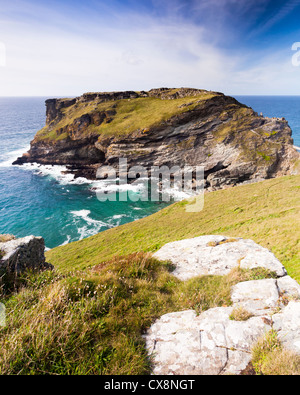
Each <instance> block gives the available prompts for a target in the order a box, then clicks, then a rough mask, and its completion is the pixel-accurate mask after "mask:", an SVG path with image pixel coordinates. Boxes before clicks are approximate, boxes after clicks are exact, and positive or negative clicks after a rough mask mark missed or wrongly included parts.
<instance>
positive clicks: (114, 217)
mask: <svg viewBox="0 0 300 395" xmlns="http://www.w3.org/2000/svg"><path fill="white" fill-rule="evenodd" d="M123 217H127V215H126V214H116V215H113V217H112V219H121V218H123Z"/></svg>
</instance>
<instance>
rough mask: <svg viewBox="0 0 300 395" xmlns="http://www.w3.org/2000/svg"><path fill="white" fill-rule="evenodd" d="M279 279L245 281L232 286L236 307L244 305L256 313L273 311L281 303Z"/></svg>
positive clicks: (232, 297) (243, 306) (233, 300)
mask: <svg viewBox="0 0 300 395" xmlns="http://www.w3.org/2000/svg"><path fill="white" fill-rule="evenodd" d="M279 297H280V295H279V291H278V287H277V281H276V280H274V279H266V280H253V281H244V282H241V283H238V284H236V285H235V286H233V287H232V291H231V300H232V302H233V305H234V307H242V308H243V309H244V310H247V311H248V312H249V313H251V314H254V315H263V314H267V312H268V313H269V312H273V311H274V310H275V308H276V307H277V306H278V303H279Z"/></svg>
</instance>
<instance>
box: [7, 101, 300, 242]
mask: <svg viewBox="0 0 300 395" xmlns="http://www.w3.org/2000/svg"><path fill="white" fill-rule="evenodd" d="M236 98H237V99H238V100H239V101H241V102H242V103H245V104H247V105H249V106H251V107H252V108H253V109H254V110H255V111H257V112H259V113H260V112H263V114H264V115H267V116H278V117H281V116H283V117H285V118H286V119H287V120H288V121H289V124H290V126H291V127H292V129H293V137H294V140H295V144H296V145H298V146H300V97H276V96H275V97H254V96H242V97H241V96H236ZM46 99H47V98H45V97H38V98H0V142H1V150H0V234H1V233H11V234H14V235H16V236H17V237H23V236H27V235H29V234H33V235H36V236H43V237H44V239H45V243H46V246H47V247H48V248H53V247H55V246H58V245H62V244H66V243H68V242H71V241H75V240H79V239H82V238H85V237H88V236H91V235H93V234H96V233H98V232H100V231H103V230H106V229H109V228H111V227H114V226H118V225H121V224H124V223H127V222H130V221H134V220H136V219H139V218H141V217H145V216H147V215H150V214H152V213H154V212H156V211H158V210H160V209H161V208H163V207H165V206H166V205H168V203H162V202H150V201H149V202H141V201H138V202H132V201H130V200H129V201H127V202H99V200H98V199H97V196H96V193H95V191H94V190H92V189H93V187H95V183H90V182H88V181H87V180H84V179H77V180H73V178H72V177H70V176H69V175H64V174H62V170H65V169H64V168H63V167H53V166H40V167H39V166H37V165H33V166H30V165H26V166H25V167H24V166H12V165H11V163H12V162H13V161H14V160H15V159H16V158H17V157H18V156H20V155H21V154H22V153H24V152H26V151H27V150H28V148H29V143H30V141H31V140H32V139H33V137H34V135H35V133H36V132H37V131H38V130H39V129H41V128H42V127H43V126H44V124H45V100H46ZM98 183H99V182H98ZM97 187H99V184H97ZM129 188H131V187H129ZM132 192H133V193H136V194H138V193H139V190H138V189H136V190H135V189H134V187H132Z"/></svg>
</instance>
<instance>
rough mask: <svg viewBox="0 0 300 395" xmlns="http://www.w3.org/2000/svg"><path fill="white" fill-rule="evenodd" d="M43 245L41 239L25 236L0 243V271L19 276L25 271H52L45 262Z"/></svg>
mask: <svg viewBox="0 0 300 395" xmlns="http://www.w3.org/2000/svg"><path fill="white" fill-rule="evenodd" d="M44 254H45V243H44V239H43V238H42V237H34V236H27V237H23V238H20V239H15V238H14V239H12V240H10V241H4V242H0V271H5V272H9V273H13V274H14V275H19V274H20V273H22V272H24V271H25V270H28V269H29V270H34V271H35V270H45V269H53V266H52V265H51V264H49V263H47V262H46V261H45V255H44Z"/></svg>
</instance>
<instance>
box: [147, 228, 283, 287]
mask: <svg viewBox="0 0 300 395" xmlns="http://www.w3.org/2000/svg"><path fill="white" fill-rule="evenodd" d="M153 256H154V257H155V258H157V259H159V260H164V261H171V262H172V263H173V264H174V265H175V267H176V268H175V270H174V272H173V274H174V275H175V276H176V277H178V278H179V279H180V280H188V279H190V278H193V277H197V276H202V275H226V274H228V273H229V272H230V271H231V270H232V269H233V268H235V267H237V266H240V267H241V268H244V269H252V268H256V267H263V268H265V269H269V270H270V271H272V272H275V273H276V275H277V276H278V277H282V276H285V275H286V270H285V268H284V266H283V265H282V264H281V262H280V261H279V260H278V259H277V258H276V257H275V255H274V254H273V253H272V252H270V251H269V250H268V249H267V248H264V247H261V246H260V245H258V244H256V243H255V242H254V241H253V240H245V239H241V238H234V239H233V238H229V237H225V236H216V235H209V236H200V237H196V238H193V239H186V240H180V241H175V242H172V243H168V244H166V245H164V246H163V247H162V248H161V249H160V250H158V251H157V252H156V253H154V254H153Z"/></svg>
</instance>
